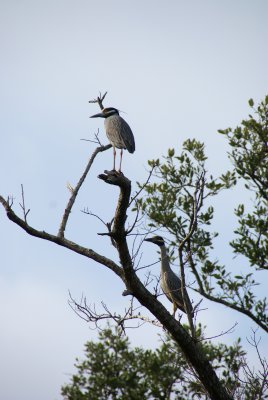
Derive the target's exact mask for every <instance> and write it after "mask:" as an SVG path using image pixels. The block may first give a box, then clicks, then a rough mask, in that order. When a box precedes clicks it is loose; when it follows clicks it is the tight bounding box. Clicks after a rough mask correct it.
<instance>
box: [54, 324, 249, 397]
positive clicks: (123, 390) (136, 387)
mask: <svg viewBox="0 0 268 400" xmlns="http://www.w3.org/2000/svg"><path fill="white" fill-rule="evenodd" d="M120 333H121V334H122V331H121V332H120V328H118V327H117V328H116V329H114V330H112V329H111V328H110V327H108V328H106V329H104V330H103V331H100V333H99V341H98V342H97V343H94V342H93V341H89V342H87V343H86V345H85V359H84V360H78V359H77V360H76V364H75V367H76V369H77V373H76V374H75V375H73V376H72V378H71V383H70V384H67V385H64V386H63V387H62V395H63V397H64V399H65V400H84V399H91V400H95V399H96V400H102V399H103V400H107V399H118V400H119V399H133V400H136V399H158V400H169V399H179V400H190V399H194V398H199V399H201V398H202V399H203V398H206V395H205V394H204V390H203V387H202V385H200V384H198V382H197V381H193V379H192V375H193V372H192V370H191V369H189V368H188V366H187V363H186V361H185V358H184V357H183V354H182V353H181V350H180V348H179V347H178V345H177V344H176V343H175V342H174V341H173V340H172V339H171V338H170V337H168V336H167V337H165V338H164V340H162V341H161V345H160V346H159V348H157V349H156V350H154V351H153V350H144V349H143V348H141V347H136V348H134V349H132V348H131V347H130V343H129V341H128V338H127V337H125V336H122V335H120ZM197 333H198V336H199V338H201V329H200V327H199V328H198V332H197ZM203 349H204V351H205V352H206V355H207V357H208V358H209V360H210V361H211V363H212V364H213V367H214V368H215V369H216V370H218V371H220V375H221V380H222V382H223V383H224V385H225V386H226V387H228V389H229V390H230V391H232V392H234V391H237V390H240V389H241V386H242V383H241V382H240V381H239V380H238V379H237V377H238V371H239V370H240V368H241V367H242V366H243V363H244V356H245V353H244V351H243V350H242V348H241V346H240V344H239V341H238V342H237V343H235V344H234V346H230V347H228V346H226V345H224V344H218V345H213V344H212V342H211V341H206V342H204V344H203Z"/></svg>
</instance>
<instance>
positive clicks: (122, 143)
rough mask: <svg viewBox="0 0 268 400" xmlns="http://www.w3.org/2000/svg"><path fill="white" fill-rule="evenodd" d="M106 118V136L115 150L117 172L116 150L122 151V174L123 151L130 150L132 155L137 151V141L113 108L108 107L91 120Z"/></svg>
mask: <svg viewBox="0 0 268 400" xmlns="http://www.w3.org/2000/svg"><path fill="white" fill-rule="evenodd" d="M97 117H101V118H105V121H104V126H105V131H106V135H107V137H108V139H109V141H110V143H111V144H112V146H113V149H114V166H113V169H114V170H115V157H116V150H115V148H118V149H121V153H120V164H119V172H121V164H122V155H123V149H126V150H128V151H129V152H130V153H134V151H135V140H134V136H133V133H132V130H131V129H130V127H129V125H128V124H127V122H126V121H125V120H124V119H123V118H122V117H120V115H119V111H118V110H117V109H116V108H113V107H107V108H104V109H103V110H102V112H101V113H99V114H95V115H92V116H91V117H90V118H97Z"/></svg>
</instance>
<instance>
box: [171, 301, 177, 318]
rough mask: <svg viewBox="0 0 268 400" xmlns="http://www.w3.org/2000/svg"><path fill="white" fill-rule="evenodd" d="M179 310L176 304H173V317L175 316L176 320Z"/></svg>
mask: <svg viewBox="0 0 268 400" xmlns="http://www.w3.org/2000/svg"><path fill="white" fill-rule="evenodd" d="M177 309H178V307H177V305H176V303H175V302H173V314H172V315H173V317H174V318H175V314H176V311H177Z"/></svg>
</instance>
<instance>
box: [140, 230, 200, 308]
mask: <svg viewBox="0 0 268 400" xmlns="http://www.w3.org/2000/svg"><path fill="white" fill-rule="evenodd" d="M145 241H147V242H151V243H154V244H156V245H158V246H159V247H160V253H161V274H160V286H161V289H162V290H163V293H164V294H165V295H166V296H167V298H168V299H169V301H171V303H172V304H173V316H175V313H176V311H177V309H178V308H179V309H180V310H181V311H183V312H185V313H187V311H186V309H185V306H184V301H183V297H182V290H181V280H180V278H179V277H178V276H177V275H176V274H175V273H174V272H173V271H172V269H171V268H170V263H169V257H168V254H167V249H166V246H165V242H164V239H163V238H162V237H161V236H153V237H151V238H148V239H145ZM183 293H184V300H185V302H186V303H187V308H188V310H189V311H190V313H191V315H192V316H193V307H192V304H191V301H190V299H189V296H188V293H187V291H186V289H185V288H184V291H183Z"/></svg>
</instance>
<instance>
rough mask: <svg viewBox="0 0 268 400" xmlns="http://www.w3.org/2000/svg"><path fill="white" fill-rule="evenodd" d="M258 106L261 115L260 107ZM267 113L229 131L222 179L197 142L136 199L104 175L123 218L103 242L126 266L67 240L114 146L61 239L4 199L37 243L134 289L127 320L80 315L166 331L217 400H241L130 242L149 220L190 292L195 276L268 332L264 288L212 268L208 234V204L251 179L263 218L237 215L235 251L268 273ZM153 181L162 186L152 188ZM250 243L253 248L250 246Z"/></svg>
mask: <svg viewBox="0 0 268 400" xmlns="http://www.w3.org/2000/svg"><path fill="white" fill-rule="evenodd" d="M104 97H105V95H104V96H102V97H98V99H97V100H94V101H95V102H97V103H98V104H99V105H100V107H101V108H103V105H102V102H103V100H104ZM251 106H252V107H253V103H252V102H251ZM267 107H268V98H266V99H265V100H264V102H262V103H261V104H260V106H259V107H258V108H257V109H256V110H255V111H256V113H257V118H258V120H257V119H254V118H253V117H252V116H250V119H249V120H247V121H243V122H242V128H241V127H240V128H236V129H235V130H234V131H232V130H231V129H228V130H226V131H222V133H223V134H224V135H225V136H226V137H227V138H228V139H229V142H230V145H231V146H232V147H233V152H232V153H231V154H230V157H231V159H232V160H233V162H234V169H233V171H231V172H230V171H227V172H226V173H224V174H222V175H221V176H220V177H219V178H218V179H215V178H213V177H212V175H208V172H207V171H206V167H205V161H206V156H205V152H204V145H203V144H202V143H199V142H198V141H196V140H188V141H186V142H185V143H184V148H183V152H182V154H180V155H175V151H174V150H173V149H170V150H169V153H168V156H167V157H166V158H165V160H164V162H160V161H159V160H155V161H151V162H150V166H151V173H150V175H149V178H148V180H147V181H146V182H145V183H144V184H143V185H140V190H139V191H138V192H137V193H136V194H134V195H133V197H132V198H131V182H130V180H129V179H128V178H126V177H125V176H123V175H120V174H117V173H115V172H114V171H105V173H104V174H100V175H99V179H101V180H102V181H104V182H105V183H106V184H111V185H115V186H118V187H119V189H120V193H119V198H118V203H117V207H116V210H115V214H114V216H113V218H112V220H111V222H109V223H107V224H106V228H107V231H106V232H104V233H102V234H101V235H102V236H108V237H109V238H110V240H111V243H112V244H113V246H114V247H115V248H116V250H117V252H118V257H119V260H120V264H118V263H116V262H114V261H113V260H111V259H109V258H107V257H106V256H105V255H103V254H99V253H97V252H96V251H94V250H92V249H90V248H86V247H84V246H81V245H79V244H77V243H74V242H72V241H70V240H68V239H67V238H66V237H65V229H66V225H67V223H68V219H69V215H70V212H71V210H72V207H73V205H74V203H75V200H76V198H77V195H78V193H79V190H80V188H81V186H82V184H83V182H84V180H85V178H86V176H87V174H88V172H89V171H90V168H91V166H92V163H93V162H94V160H95V158H96V156H97V155H98V154H99V153H100V152H102V151H105V150H107V149H108V148H110V145H107V146H102V145H99V146H98V147H97V148H96V150H95V151H94V152H93V154H92V157H91V158H90V160H89V162H88V165H87V167H86V169H85V171H84V173H83V175H82V177H81V178H80V180H79V181H78V183H77V185H76V186H75V187H74V188H72V187H69V189H70V192H71V195H70V199H69V202H68V204H67V206H66V208H65V211H64V214H63V217H62V220H61V224H60V227H59V230H58V234H57V235H54V234H50V233H47V232H44V231H42V230H37V229H35V228H33V227H32V226H30V225H29V224H28V221H27V216H28V210H27V209H26V206H25V204H24V193H23V191H22V208H23V217H22V218H20V217H19V216H18V215H17V214H16V213H15V211H14V209H13V200H12V199H11V198H8V199H4V198H3V196H0V202H1V203H2V205H3V207H4V209H5V211H6V214H7V216H8V218H9V219H10V220H11V221H13V222H15V223H16V224H18V225H19V226H20V227H21V228H22V229H24V230H25V231H26V232H27V233H29V234H30V235H33V236H36V237H38V238H41V239H44V240H48V241H51V242H53V243H55V244H57V245H60V246H63V247H65V248H67V249H69V250H71V251H74V252H76V253H78V254H80V255H83V256H85V257H88V258H90V259H92V260H94V261H96V262H97V263H100V264H102V265H104V266H106V267H107V268H108V269H110V270H112V271H113V272H114V273H115V274H116V275H117V276H118V277H119V278H120V279H121V280H122V281H123V282H124V284H125V286H126V290H125V292H124V294H125V295H130V296H132V297H131V300H130V306H129V308H128V310H127V312H126V314H125V315H123V316H122V315H117V314H115V313H114V312H112V311H110V310H108V308H107V307H105V312H104V314H102V315H100V314H98V313H96V311H95V310H94V309H90V308H89V307H88V306H87V304H86V303H81V304H77V303H75V302H74V306H75V307H76V310H77V311H78V312H80V313H83V315H84V316H85V318H87V319H88V320H89V321H90V322H94V323H98V322H99V321H102V320H103V319H112V320H114V321H115V322H117V323H118V324H119V325H120V326H121V327H123V328H124V326H125V324H126V321H128V320H129V319H132V320H133V319H137V320H139V319H140V320H142V321H149V322H151V323H154V324H156V325H158V326H160V327H163V328H164V329H165V330H166V332H168V333H169V335H170V336H171V338H172V339H173V340H174V341H175V342H176V343H177V344H178V345H179V347H180V349H181V351H182V354H183V355H184V357H185V359H186V361H187V363H188V365H190V366H191V367H192V368H193V370H194V373H195V376H196V378H197V379H198V380H199V383H200V384H202V385H203V387H204V391H205V392H206V393H207V394H208V396H209V397H210V398H211V399H216V400H221V399H222V400H223V399H224V400H227V399H228V400H229V399H231V398H233V394H232V393H231V392H230V391H228V389H227V388H226V387H224V384H223V383H222V382H221V380H220V379H219V377H218V376H217V374H216V371H215V368H213V366H212V365H211V363H210V362H209V357H207V354H206V352H205V351H204V345H203V343H202V341H200V340H199V339H198V335H197V327H196V326H195V327H194V321H193V320H192V317H191V315H188V320H189V322H190V326H192V327H194V328H193V329H191V331H190V332H189V330H187V329H186V328H185V326H183V325H182V324H181V322H180V320H176V319H175V318H173V316H172V315H171V314H170V313H169V312H168V310H166V308H165V307H164V306H163V305H162V303H161V302H160V301H159V292H158V285H157V282H156V283H155V284H152V283H151V279H148V276H149V275H148V274H147V275H146V274H143V275H142V270H140V269H139V265H138V263H137V262H136V259H137V254H138V251H139V247H140V245H138V246H137V249H136V252H134V254H132V255H131V252H130V251H129V247H128V241H127V239H128V236H129V235H130V233H134V232H135V229H136V225H137V221H138V220H139V214H140V212H142V213H143V215H144V216H147V218H149V225H150V226H151V227H152V228H154V229H156V228H157V229H165V230H166V232H167V233H168V234H169V235H170V247H171V256H174V255H175V254H176V253H175V249H176V251H177V252H178V260H179V267H180V272H181V278H182V283H183V284H182V289H183V288H184V286H186V284H188V282H186V279H185V269H186V268H187V269H188V270H189V271H191V273H192V274H193V276H194V278H195V280H196V283H193V284H191V287H192V289H193V290H195V291H196V292H198V293H199V294H200V295H201V296H203V297H206V298H208V299H210V300H213V301H216V302H219V303H222V304H224V305H225V306H227V307H231V308H233V309H235V310H237V311H238V312H241V313H243V314H245V315H247V316H248V317H249V318H251V319H252V320H253V321H254V322H255V323H256V324H258V325H259V326H260V327H261V328H262V329H263V330H264V331H266V332H267V330H268V328H267V316H266V309H267V305H266V299H257V298H256V295H255V294H254V292H253V289H254V285H255V284H256V283H255V280H254V279H253V276H252V274H246V275H244V276H242V275H241V276H240V275H236V276H231V274H230V273H229V272H227V269H226V267H224V266H222V265H220V264H219V262H218V261H217V260H216V261H215V260H211V257H210V253H209V252H210V249H211V248H212V246H213V240H214V238H215V236H216V234H212V233H211V232H210V230H208V229H207V227H208V225H211V224H212V220H213V207H212V205H211V204H209V203H208V202H209V200H210V199H211V198H212V197H213V196H216V195H218V194H219V193H220V192H221V191H222V190H223V189H225V190H228V189H229V188H230V187H232V186H234V185H235V184H236V183H237V179H238V178H242V179H246V180H247V184H246V185H247V186H246V188H247V189H248V190H254V193H255V194H256V201H257V207H256V209H255V210H256V211H255V212H256V213H257V214H256V215H255V216H254V214H253V217H254V218H252V215H251V214H249V213H248V214H244V208H243V207H241V206H239V207H238V208H237V211H236V213H237V215H238V217H239V218H240V219H239V229H238V230H237V235H238V236H237V239H236V240H235V241H233V242H232V248H233V249H234V251H235V252H236V253H239V254H243V255H244V256H246V257H248V258H249V260H250V262H251V264H252V266H253V268H254V267H255V268H256V267H257V268H256V269H259V268H261V269H265V268H266V267H267V261H265V260H267V247H268V246H267V230H265V227H266V226H267V225H266V224H267V220H266V217H267V197H266V195H267V187H268V185H267V179H268V178H267V177H268V173H267V142H268V129H267V124H268V123H267V121H268V118H267ZM239 135H240V136H239ZM256 151H257V152H258V153H257V156H256V154H255V153H256ZM153 177H154V178H153ZM150 178H152V179H155V181H154V182H152V183H149V180H150ZM143 190H144V191H145V193H146V194H147V195H146V196H145V198H141V193H142V191H143ZM130 208H132V209H133V210H134V211H135V212H136V217H135V218H134V222H133V224H132V226H130V227H129V228H126V220H127V211H129V210H130ZM260 221H262V222H260ZM149 230H150V229H149ZM146 233H147V232H145V234H146ZM242 239H243V240H242ZM244 241H245V245H243V242H244ZM241 249H242V250H241ZM143 271H144V270H143ZM215 288H218V289H220V291H218V290H216V289H215ZM133 299H136V300H137V301H138V302H139V304H140V305H141V306H143V307H144V309H145V310H146V309H147V310H148V311H150V313H151V314H152V315H154V317H155V319H154V320H152V319H151V318H150V317H149V316H147V315H144V313H143V312H142V313H141V312H140V311H139V312H137V309H136V308H135V305H134V300H133ZM195 313H196V314H198V305H197V306H196V307H195ZM261 360H262V361H263V359H261ZM266 365H267V364H265V363H264V368H263V369H264V370H265V368H266Z"/></svg>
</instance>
